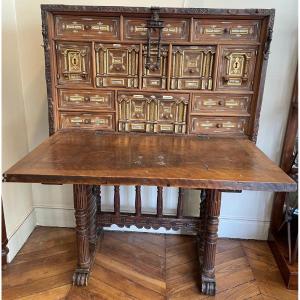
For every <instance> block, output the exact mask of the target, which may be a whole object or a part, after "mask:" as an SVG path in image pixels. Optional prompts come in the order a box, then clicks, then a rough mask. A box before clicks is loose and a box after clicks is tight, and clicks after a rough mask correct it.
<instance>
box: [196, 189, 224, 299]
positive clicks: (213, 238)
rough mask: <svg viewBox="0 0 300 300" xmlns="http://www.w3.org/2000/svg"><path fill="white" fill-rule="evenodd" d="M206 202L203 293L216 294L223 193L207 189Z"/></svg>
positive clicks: (202, 267) (202, 268)
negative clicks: (217, 253) (216, 261)
mask: <svg viewBox="0 0 300 300" xmlns="http://www.w3.org/2000/svg"><path fill="white" fill-rule="evenodd" d="M205 203H206V204H205V207H206V208H205V210H206V225H205V226H206V230H205V231H206V235H205V238H204V255H203V264H202V266H201V273H202V274H201V281H202V293H204V294H207V295H215V292H216V281H215V255H216V246H217V239H218V225H219V215H220V208H221V193H220V192H219V191H218V190H207V197H206V201H205Z"/></svg>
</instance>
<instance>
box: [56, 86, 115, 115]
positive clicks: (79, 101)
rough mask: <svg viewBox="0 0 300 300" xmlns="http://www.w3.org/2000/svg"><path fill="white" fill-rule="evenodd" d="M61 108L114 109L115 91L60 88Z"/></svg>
mask: <svg viewBox="0 0 300 300" xmlns="http://www.w3.org/2000/svg"><path fill="white" fill-rule="evenodd" d="M59 107H60V108H75V109H76V108H91V109H97V110H113V109H114V92H112V91H94V90H93V91H89V90H76V91H73V90H60V91H59Z"/></svg>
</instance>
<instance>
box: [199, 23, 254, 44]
mask: <svg viewBox="0 0 300 300" xmlns="http://www.w3.org/2000/svg"><path fill="white" fill-rule="evenodd" d="M193 29H194V31H193V32H194V34H193V41H203V40H238V41H245V40H249V41H259V33H260V22H259V21H257V20H205V19H195V20H194V24H193Z"/></svg>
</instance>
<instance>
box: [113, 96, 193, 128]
mask: <svg viewBox="0 0 300 300" xmlns="http://www.w3.org/2000/svg"><path fill="white" fill-rule="evenodd" d="M188 101H189V95H187V94H157V93H153V94H152V93H138V94H134V93H128V92H127V93H126V92H122V93H119V94H118V113H119V118H118V120H119V121H118V130H119V131H127V132H130V131H140V132H152V133H157V132H169V133H185V132H186V123H187V122H186V119H187V108H188Z"/></svg>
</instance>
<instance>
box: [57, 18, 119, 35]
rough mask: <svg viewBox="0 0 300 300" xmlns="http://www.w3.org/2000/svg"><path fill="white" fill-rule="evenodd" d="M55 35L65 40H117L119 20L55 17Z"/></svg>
mask: <svg viewBox="0 0 300 300" xmlns="http://www.w3.org/2000/svg"><path fill="white" fill-rule="evenodd" d="M55 34H56V36H57V37H66V38H72V37H76V38H77V37H78V38H93V37H94V38H99V39H101V40H118V39H119V37H120V22H119V18H110V17H88V16H86V17H84V16H56V17H55Z"/></svg>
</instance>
